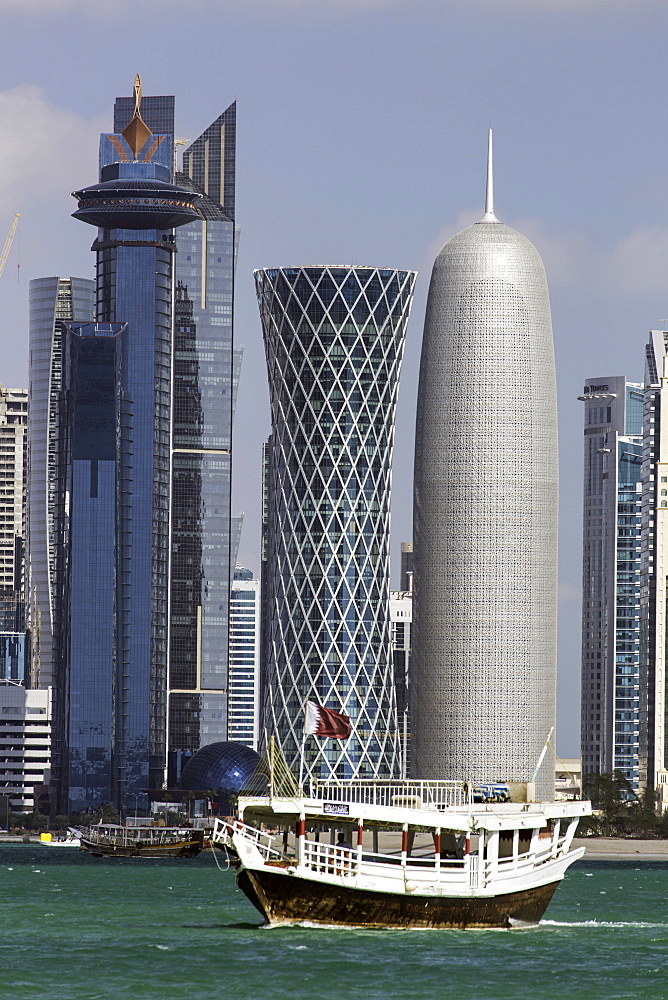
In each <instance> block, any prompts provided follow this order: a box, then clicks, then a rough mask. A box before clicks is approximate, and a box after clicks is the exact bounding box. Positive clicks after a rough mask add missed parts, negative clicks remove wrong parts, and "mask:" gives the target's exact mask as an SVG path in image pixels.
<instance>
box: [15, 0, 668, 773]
mask: <svg viewBox="0 0 668 1000" xmlns="http://www.w3.org/2000/svg"><path fill="white" fill-rule="evenodd" d="M155 8H156V5H155V3H151V4H147V3H146V2H144V0H138V2H137V3H136V4H134V5H133V7H132V12H133V31H132V32H131V33H130V34H128V32H127V31H126V30H124V22H123V19H122V18H120V19H119V18H118V17H117V15H116V13H113V14H112V11H111V9H109V11H105V8H104V5H103V4H101V3H91V4H83V3H75V2H73V0H70V2H66V0H63V2H62V3H60V4H58V6H57V7H56V6H55V5H54V4H53V3H47V2H44V3H41V2H38V0H26V3H24V4H21V5H14V6H12V4H11V3H4V2H3V3H0V16H1V17H2V26H3V37H5V38H6V39H7V58H6V59H5V60H3V65H2V68H1V69H0V130H1V131H2V135H3V138H4V141H3V144H2V145H1V147H0V163H1V165H2V171H3V188H2V191H1V192H0V226H1V227H2V236H3V237H4V235H6V232H7V230H8V229H9V226H10V224H11V220H12V218H13V216H14V213H15V212H16V211H19V212H21V220H20V224H19V233H18V234H17V237H16V239H15V241H14V247H13V249H12V253H11V256H10V258H9V261H8V263H7V267H6V269H5V273H4V275H3V276H2V278H1V279H0V296H1V298H2V304H3V317H4V323H3V327H2V331H0V332H1V333H2V337H3V339H2V344H3V351H2V356H3V358H4V369H3V381H4V384H6V385H14V386H25V385H26V384H27V376H26V351H25V342H26V332H25V331H26V329H27V281H28V279H29V278H31V277H38V276H41V275H47V274H61V275H68V274H86V273H88V270H87V269H88V268H89V266H90V265H89V261H88V258H89V256H90V254H89V245H90V240H89V239H88V238H87V236H86V234H85V233H84V232H83V231H82V228H83V227H78V226H77V224H76V223H75V222H74V221H71V222H68V221H67V213H68V212H69V211H70V209H69V206H68V201H69V194H68V192H69V191H71V190H72V189H73V188H74V187H75V186H76V185H77V184H78V183H80V182H81V178H82V177H83V176H92V173H93V171H94V169H95V146H96V142H97V135H98V133H99V132H100V130H101V129H106V128H108V127H109V120H108V104H109V92H110V84H109V77H108V75H103V74H100V73H99V71H98V66H99V62H100V60H103V59H106V60H107V62H108V64H109V65H112V66H113V67H114V70H113V74H114V79H115V80H116V83H113V84H112V85H111V87H112V88H113V90H112V92H115V93H117V92H119V91H121V92H122V91H123V90H124V89H125V87H126V80H127V79H132V77H133V76H134V74H135V73H136V72H137V70H140V71H141V72H142V77H143V80H144V84H145V89H146V91H147V92H148V93H153V94H164V93H174V92H177V93H178V94H179V103H180V106H181V107H182V108H183V109H184V111H185V114H184V115H182V116H181V117H180V124H179V126H178V131H179V136H183V137H189V138H190V139H192V137H195V136H197V135H200V134H201V133H202V130H203V129H204V128H206V127H207V125H208V124H209V123H210V122H211V121H212V120H213V119H214V118H215V116H216V115H217V114H218V113H219V111H220V108H221V107H225V106H226V105H227V103H229V99H230V98H232V97H237V99H238V100H239V102H240V103H241V105H242V106H243V123H242V126H241V130H240V133H239V145H238V157H239V159H238V163H239V177H240V178H241V179H240V181H239V187H238V200H239V204H240V206H242V216H243V231H242V238H241V243H240V248H239V262H238V272H237V284H236V296H237V303H236V305H237V321H238V326H237V329H238V332H239V343H240V344H243V345H244V346H245V348H246V354H245V360H244V374H243V377H242V381H241V384H240V393H239V404H238V405H239V411H238V420H237V431H236V434H237V436H238V441H239V443H240V445H241V447H239V448H238V449H237V465H236V470H235V487H234V489H235V500H234V509H235V510H243V511H245V514H246V519H245V528H244V535H243V538H242V544H241V553H240V555H241V561H242V562H243V563H244V564H245V565H249V566H251V567H252V568H253V569H254V570H255V572H256V574H257V572H258V569H259V565H258V564H259V557H258V550H259V543H258V538H259V518H260V513H259V501H258V497H259V493H260V470H259V463H258V460H257V455H258V454H259V451H260V448H261V442H262V441H263V440H264V439H265V438H266V435H267V433H268V429H269V417H268V394H267V393H266V390H265V389H264V388H261V389H260V390H259V391H258V386H260V387H263V383H264V358H263V353H262V345H261V335H260V328H259V322H258V319H257V307H256V303H255V296H254V289H253V282H252V270H253V269H254V268H257V267H267V266H272V265H274V264H276V263H279V262H286V261H288V262H289V261H291V260H313V261H320V262H322V261H332V260H344V261H350V260H351V259H353V258H354V260H356V261H360V262H363V261H365V260H367V261H368V260H370V261H381V262H382V261H385V262H389V263H392V264H393V265H396V266H401V267H409V268H413V269H416V270H417V271H418V272H419V277H418V282H417V285H416V300H415V306H414V309H413V314H412V319H411V322H410V324H409V329H408V336H407V347H406V357H405V362H404V372H403V377H402V390H401V394H400V398H399V405H398V413H397V448H396V464H395V468H396V469H397V471H399V470H401V469H402V468H403V469H404V470H409V469H411V468H412V449H413V442H412V438H413V414H414V407H415V392H416V386H417V367H418V353H419V334H420V329H421V326H422V319H423V311H424V302H425V299H426V293H427V285H428V280H427V279H428V273H429V269H430V267H431V263H432V261H433V257H434V253H435V252H436V250H437V249H438V247H440V246H441V245H442V243H443V242H444V241H445V239H447V238H448V237H449V236H450V235H452V234H453V233H454V232H457V231H459V230H460V229H461V228H462V227H463V226H464V225H466V224H468V223H470V222H473V221H474V220H475V218H476V217H477V216H478V215H479V211H478V210H477V208H476V206H477V203H478V200H479V189H480V183H481V165H480V160H481V150H482V149H483V145H484V132H485V130H486V128H487V126H488V124H489V123H490V122H492V123H493V124H494V126H495V134H496V143H497V149H498V150H499V153H500V154H502V155H500V158H499V159H500V162H499V167H498V170H497V174H498V177H497V195H498V197H497V201H498V202H499V204H500V206H501V207H502V211H503V218H504V220H505V221H506V222H507V223H508V224H509V225H511V226H514V227H515V228H518V229H520V230H521V231H522V232H525V233H526V234H527V235H528V236H529V237H530V238H531V240H532V242H533V243H534V244H535V245H536V246H537V248H538V250H539V251H540V253H541V256H542V257H543V259H544V261H545V264H546V268H547V272H548V279H549V281H550V290H551V297H552V312H553V322H554V329H555V343H556V350H557V371H558V378H559V393H560V402H561V407H560V440H561V464H562V472H565V473H566V474H568V476H569V478H570V479H571V480H572V481H573V491H572V496H565V497H564V500H563V503H562V514H561V517H562V525H563V526H564V529H565V530H562V532H561V558H560V580H561V617H560V621H561V632H562V635H561V641H560V647H559V649H560V683H561V697H562V702H561V706H562V711H561V715H560V722H559V725H558V730H557V740H558V745H559V747H560V752H561V753H562V754H565V755H567V756H568V755H573V754H575V753H576V752H577V747H578V746H579V724H578V723H579V718H578V708H577V704H574V703H573V695H572V693H573V691H574V690H575V688H576V687H579V661H580V649H579V634H578V633H579V619H580V587H581V557H580V532H579V531H574V530H573V525H574V524H577V523H579V519H580V516H581V506H580V503H579V480H580V476H581V464H582V463H581V443H580V442H581V432H582V428H581V419H580V407H579V404H577V403H575V402H574V399H575V397H576V396H577V395H578V393H579V392H581V387H582V383H583V379H584V377H585V376H586V375H587V373H589V372H592V371H597V370H599V371H600V370H601V365H600V357H601V353H602V352H603V351H604V352H605V356H606V360H607V362H608V363H607V364H606V368H608V370H616V371H625V372H626V373H627V375H628V377H629V378H631V379H636V380H639V379H640V378H641V376H642V370H641V365H639V364H638V363H637V360H636V359H637V356H638V355H637V350H636V346H635V345H636V344H637V338H643V337H644V332H645V330H647V329H648V328H650V327H658V326H660V322H661V318H662V317H663V316H665V315H666V301H665V280H664V270H665V266H664V263H663V261H664V260H665V256H666V253H667V252H668V185H667V184H666V177H665V167H664V163H665V160H666V157H665V154H664V150H663V147H664V145H665V144H666V141H667V138H666V135H665V134H664V130H662V129H661V128H660V127H659V128H657V122H658V123H660V122H661V121H663V116H664V110H663V106H662V103H661V95H662V93H663V80H662V77H661V65H662V57H663V52H662V49H661V45H660V42H661V38H662V31H660V30H657V28H658V27H661V26H662V25H663V24H665V5H664V4H659V3H655V2H652V0H649V2H647V3H643V4H642V5H638V4H637V3H631V2H621V0H620V2H614V3H613V2H610V3H607V4H595V3H563V2H562V0H559V2H556V0H555V2H553V0H545V2H544V3H541V4H540V5H536V4H524V3H513V4H508V3H505V2H504V3H496V2H494V0H486V2H484V3H483V2H482V0H479V2H471V3H469V2H467V3H461V2H445V3H439V4H434V3H428V2H425V0H416V2H415V3H411V4H408V3H405V2H396V0H387V2H380V0H379V2H378V3H374V4H368V5H366V4H351V3H347V2H341V0H337V2H336V3H334V2H327V0H319V2H318V3H313V4H308V5H305V4H302V3H294V4H285V3H283V2H279V0H262V2H258V3H257V4H244V5H238V4H237V5H235V4H231V3H221V4H218V3H215V4H214V3H213V2H211V0H197V2H195V0H184V4H183V7H182V10H183V11H184V12H185V11H187V12H188V15H189V16H190V17H192V18H193V23H199V20H198V19H201V23H202V24H204V23H206V26H207V30H206V31H197V32H193V33H191V34H187V33H186V34H184V33H183V31H182V30H180V28H179V26H178V24H177V21H176V19H174V18H173V17H165V18H158V17H156V16H155ZM36 10H39V11H40V17H39V18H36V17H34V16H33V14H34V11H36ZM351 19H352V20H351ZM353 21H354V25H355V31H354V33H352V34H351V23H353ZM221 37H225V39H226V45H225V58H224V59H221V58H220V44H219V40H220V38H221ZM28 38H29V40H30V44H26V41H27V39H28ZM149 38H150V43H151V44H150V45H148V44H147V41H148V39H149ZM12 43H13V44H12ZM54 45H55V46H58V47H59V49H60V50H61V51H70V50H71V49H75V50H76V52H77V59H76V60H75V61H72V62H68V61H67V60H65V62H64V63H63V65H61V67H60V70H59V72H58V74H54V73H53V62H52V52H53V48H54ZM177 48H178V51H179V52H180V53H181V56H182V58H180V59H179V60H177V61H176V62H169V61H165V60H164V58H163V57H162V52H163V51H165V50H168V51H171V50H173V49H177ZM342 52H345V60H343V59H342V56H341V53H342ZM472 53H475V66H476V71H475V72H471V55H472ZM565 65H567V66H568V73H567V74H566V75H564V66H565ZM193 67H196V69H195V70H194V69H193ZM82 79H85V81H86V83H85V86H82V83H81V81H82ZM462 80H466V81H467V85H466V87H462ZM360 94H363V95H364V100H360V99H359V96H360ZM343 107H345V114H346V136H347V142H346V143H340V142H335V141H334V139H333V135H334V133H333V130H332V127H333V121H334V117H335V116H334V114H331V115H330V114H323V108H331V109H332V110H333V111H336V110H337V109H340V108H343ZM285 108H290V110H291V115H292V120H293V121H295V122H298V123H299V127H295V128H293V127H290V128H286V125H285V116H284V115H283V114H282V113H281V112H280V109H285ZM398 134H401V136H402V139H401V141H397V135H398ZM46 143H48V146H49V155H48V156H45V155H44V149H45V144H46ZM351 149H354V151H355V153H354V155H353V156H351V154H350V150H351ZM639 150H642V151H643V155H641V156H640V155H638V153H639ZM436 206H437V207H438V210H435V208H436ZM460 206H465V209H464V210H463V211H460ZM19 261H20V262H21V269H20V274H21V282H20V284H18V283H17V280H16V276H17V267H16V264H17V263H18V262H19ZM410 523H411V497H410V482H409V477H408V476H406V475H401V474H399V475H397V476H396V477H395V489H394V493H393V539H392V551H393V562H394V564H395V566H398V562H399V554H398V550H399V542H400V541H401V540H407V539H409V538H410ZM392 585H393V586H394V587H396V586H398V574H397V573H396V572H395V573H394V574H393V584H392ZM562 741H564V742H562Z"/></svg>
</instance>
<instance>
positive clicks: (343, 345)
mask: <svg viewBox="0 0 668 1000" xmlns="http://www.w3.org/2000/svg"><path fill="white" fill-rule="evenodd" d="M255 279H256V286H257V293H258V300H259V304H260V313H261V318H262V326H263V331H264V340H265V350H266V356H267V367H268V373H269V391H270V400H271V416H272V435H271V438H270V439H269V445H268V448H269V452H270V454H268V455H267V456H266V463H265V465H266V469H267V470H268V474H269V487H268V529H267V540H268V552H267V571H266V577H267V601H266V607H267V608H268V612H269V614H270V621H269V622H268V651H267V652H268V665H267V668H268V676H267V694H268V703H267V705H266V707H265V725H267V727H268V729H269V732H270V733H274V734H275V735H276V737H277V739H278V742H279V745H280V746H281V748H282V750H283V752H284V754H285V756H286V759H287V761H288V763H289V764H290V766H291V767H292V768H293V769H294V770H295V771H298V770H299V754H300V747H301V742H302V732H303V725H304V711H305V706H306V701H307V700H308V699H311V700H313V701H316V702H319V703H320V704H321V705H324V706H326V707H329V708H333V709H336V710H337V711H342V712H344V713H345V714H346V715H348V716H350V719H351V723H352V734H351V736H350V738H349V739H348V740H346V741H342V742H339V741H334V740H326V741H323V740H319V739H318V738H316V737H309V738H308V739H307V743H306V768H305V773H306V774H307V775H310V776H311V777H312V778H317V779H327V778H330V777H346V778H349V777H368V778H371V777H390V776H396V775H397V774H398V770H397V768H398V753H397V717H396V702H395V696H394V685H393V676H392V674H393V669H392V651H391V647H390V613H389V610H390V609H389V584H390V573H389V535H390V533H389V527H390V525H389V518H390V479H391V463H392V449H393V442H394V414H395V407H396V399H397V391H398V385H399V371H400V368H401V359H402V355H403V346H404V338H405V331H406V323H407V321H408V314H409V311H410V306H411V301H412V294H413V287H414V283H415V272H413V271H394V270H384V269H381V268H373V267H352V266H351V267H290V268H275V269H271V270H264V271H257V272H256V273H255Z"/></svg>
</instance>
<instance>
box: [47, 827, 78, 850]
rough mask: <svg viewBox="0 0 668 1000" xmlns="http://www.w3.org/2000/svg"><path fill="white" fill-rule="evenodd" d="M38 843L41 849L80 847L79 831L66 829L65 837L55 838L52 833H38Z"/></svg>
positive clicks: (59, 835) (58, 836)
mask: <svg viewBox="0 0 668 1000" xmlns="http://www.w3.org/2000/svg"><path fill="white" fill-rule="evenodd" d="M39 842H40V844H41V845H42V847H77V848H79V847H81V830H76V829H75V828H74V827H73V826H70V827H68V828H67V833H66V834H65V836H62V835H61V834H58V835H57V836H56V837H54V836H53V834H52V833H40V835H39Z"/></svg>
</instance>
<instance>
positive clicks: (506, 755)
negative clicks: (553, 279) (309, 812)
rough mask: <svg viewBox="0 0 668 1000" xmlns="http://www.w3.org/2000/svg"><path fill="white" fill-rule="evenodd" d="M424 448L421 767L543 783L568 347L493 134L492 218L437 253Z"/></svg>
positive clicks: (417, 662) (420, 443)
mask: <svg viewBox="0 0 668 1000" xmlns="http://www.w3.org/2000/svg"><path fill="white" fill-rule="evenodd" d="M415 443H416V455H415V498H414V534H413V544H414V549H415V552H414V583H413V589H414V598H413V600H414V618H413V621H414V628H413V652H412V677H411V716H412V726H411V730H412V731H411V769H412V772H413V774H414V775H415V776H417V777H420V778H450V779H460V780H461V779H466V780H468V781H485V780H493V781H497V780H500V779H505V780H509V781H520V782H521V781H531V780H532V777H533V773H534V769H535V765H536V763H537V760H538V756H539V754H540V751H541V748H542V746H543V743H544V741H545V740H546V739H547V737H548V735H549V734H550V730H551V728H552V727H553V726H554V721H555V685H556V597H557V572H556V570H557V502H558V498H557V485H558V483H557V414H556V386H555V372H554V353H553V347H552V328H551V321H550V308H549V298H548V291H547V283H546V280H545V271H544V268H543V264H542V261H541V259H540V257H539V255H538V253H537V251H536V249H535V248H534V247H533V246H532V244H531V243H530V242H529V241H528V240H527V239H526V238H525V237H524V236H522V235H520V233H518V232H516V231H515V230H513V229H510V228H509V227H508V226H505V225H503V224H502V223H501V222H499V220H498V219H497V218H496V216H495V215H494V208H493V189H492V170H491V135H490V155H489V158H488V186H487V204H486V210H485V214H484V216H483V218H482V219H481V220H480V222H478V223H476V224H475V225H473V226H470V227H469V228H468V229H465V230H464V231H463V232H461V233H458V234H457V235H456V236H453V237H452V239H450V240H448V242H447V243H446V244H445V246H444V247H443V248H442V250H441V251H440V253H439V254H438V256H437V258H436V261H435V263H434V268H433V272H432V277H431V284H430V288H429V298H428V302H427V312H426V318H425V327H424V340H423V344H422V361H421V366H420V382H419V393H418V408H417V427H416V442H415ZM538 789H539V792H540V794H541V795H542V796H543V797H553V795H554V767H553V763H552V761H551V760H550V759H549V758H546V761H545V763H544V765H543V768H542V771H541V775H539V776H538Z"/></svg>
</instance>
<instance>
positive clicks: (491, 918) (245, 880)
mask: <svg viewBox="0 0 668 1000" xmlns="http://www.w3.org/2000/svg"><path fill="white" fill-rule="evenodd" d="M559 882H560V879H557V881H555V882H550V883H548V884H547V885H540V886H534V887H531V888H528V889H522V890H518V891H515V892H509V893H502V894H496V895H494V896H482V895H475V896H473V895H471V896H456V897H453V896H432V895H430V896H426V895H419V894H416V893H413V894H409V893H406V894H403V893H402V894H399V893H388V892H374V891H373V890H369V889H362V888H360V887H354V888H353V887H348V886H345V885H333V884H331V883H323V882H315V881H311V880H309V879H304V878H298V877H295V876H294V875H290V874H288V873H286V872H283V871H281V870H280V869H276V870H274V871H268V870H267V869H252V870H249V869H248V868H242V869H241V870H240V871H239V872H238V874H237V883H238V885H239V888H240V889H241V891H242V892H243V893H245V895H246V896H247V897H248V899H249V900H250V902H251V903H252V904H253V905H254V906H255V907H256V909H258V910H259V911H260V913H261V914H262V915H263V916H264V917H265V919H266V921H267V923H269V924H296V923H304V922H308V923H311V924H322V925H327V926H330V927H331V926H337V925H339V926H342V927H369V928H382V927H395V928H405V929H408V928H424V929H427V928H433V929H444V930H445V929H451V930H465V929H467V928H471V927H479V928H509V927H514V926H531V925H535V924H537V923H538V922H539V921H540V919H541V917H542V916H543V914H544V913H545V910H546V909H547V907H548V905H549V903H550V900H551V899H552V896H553V895H554V892H555V890H556V888H557V886H558V885H559Z"/></svg>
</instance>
